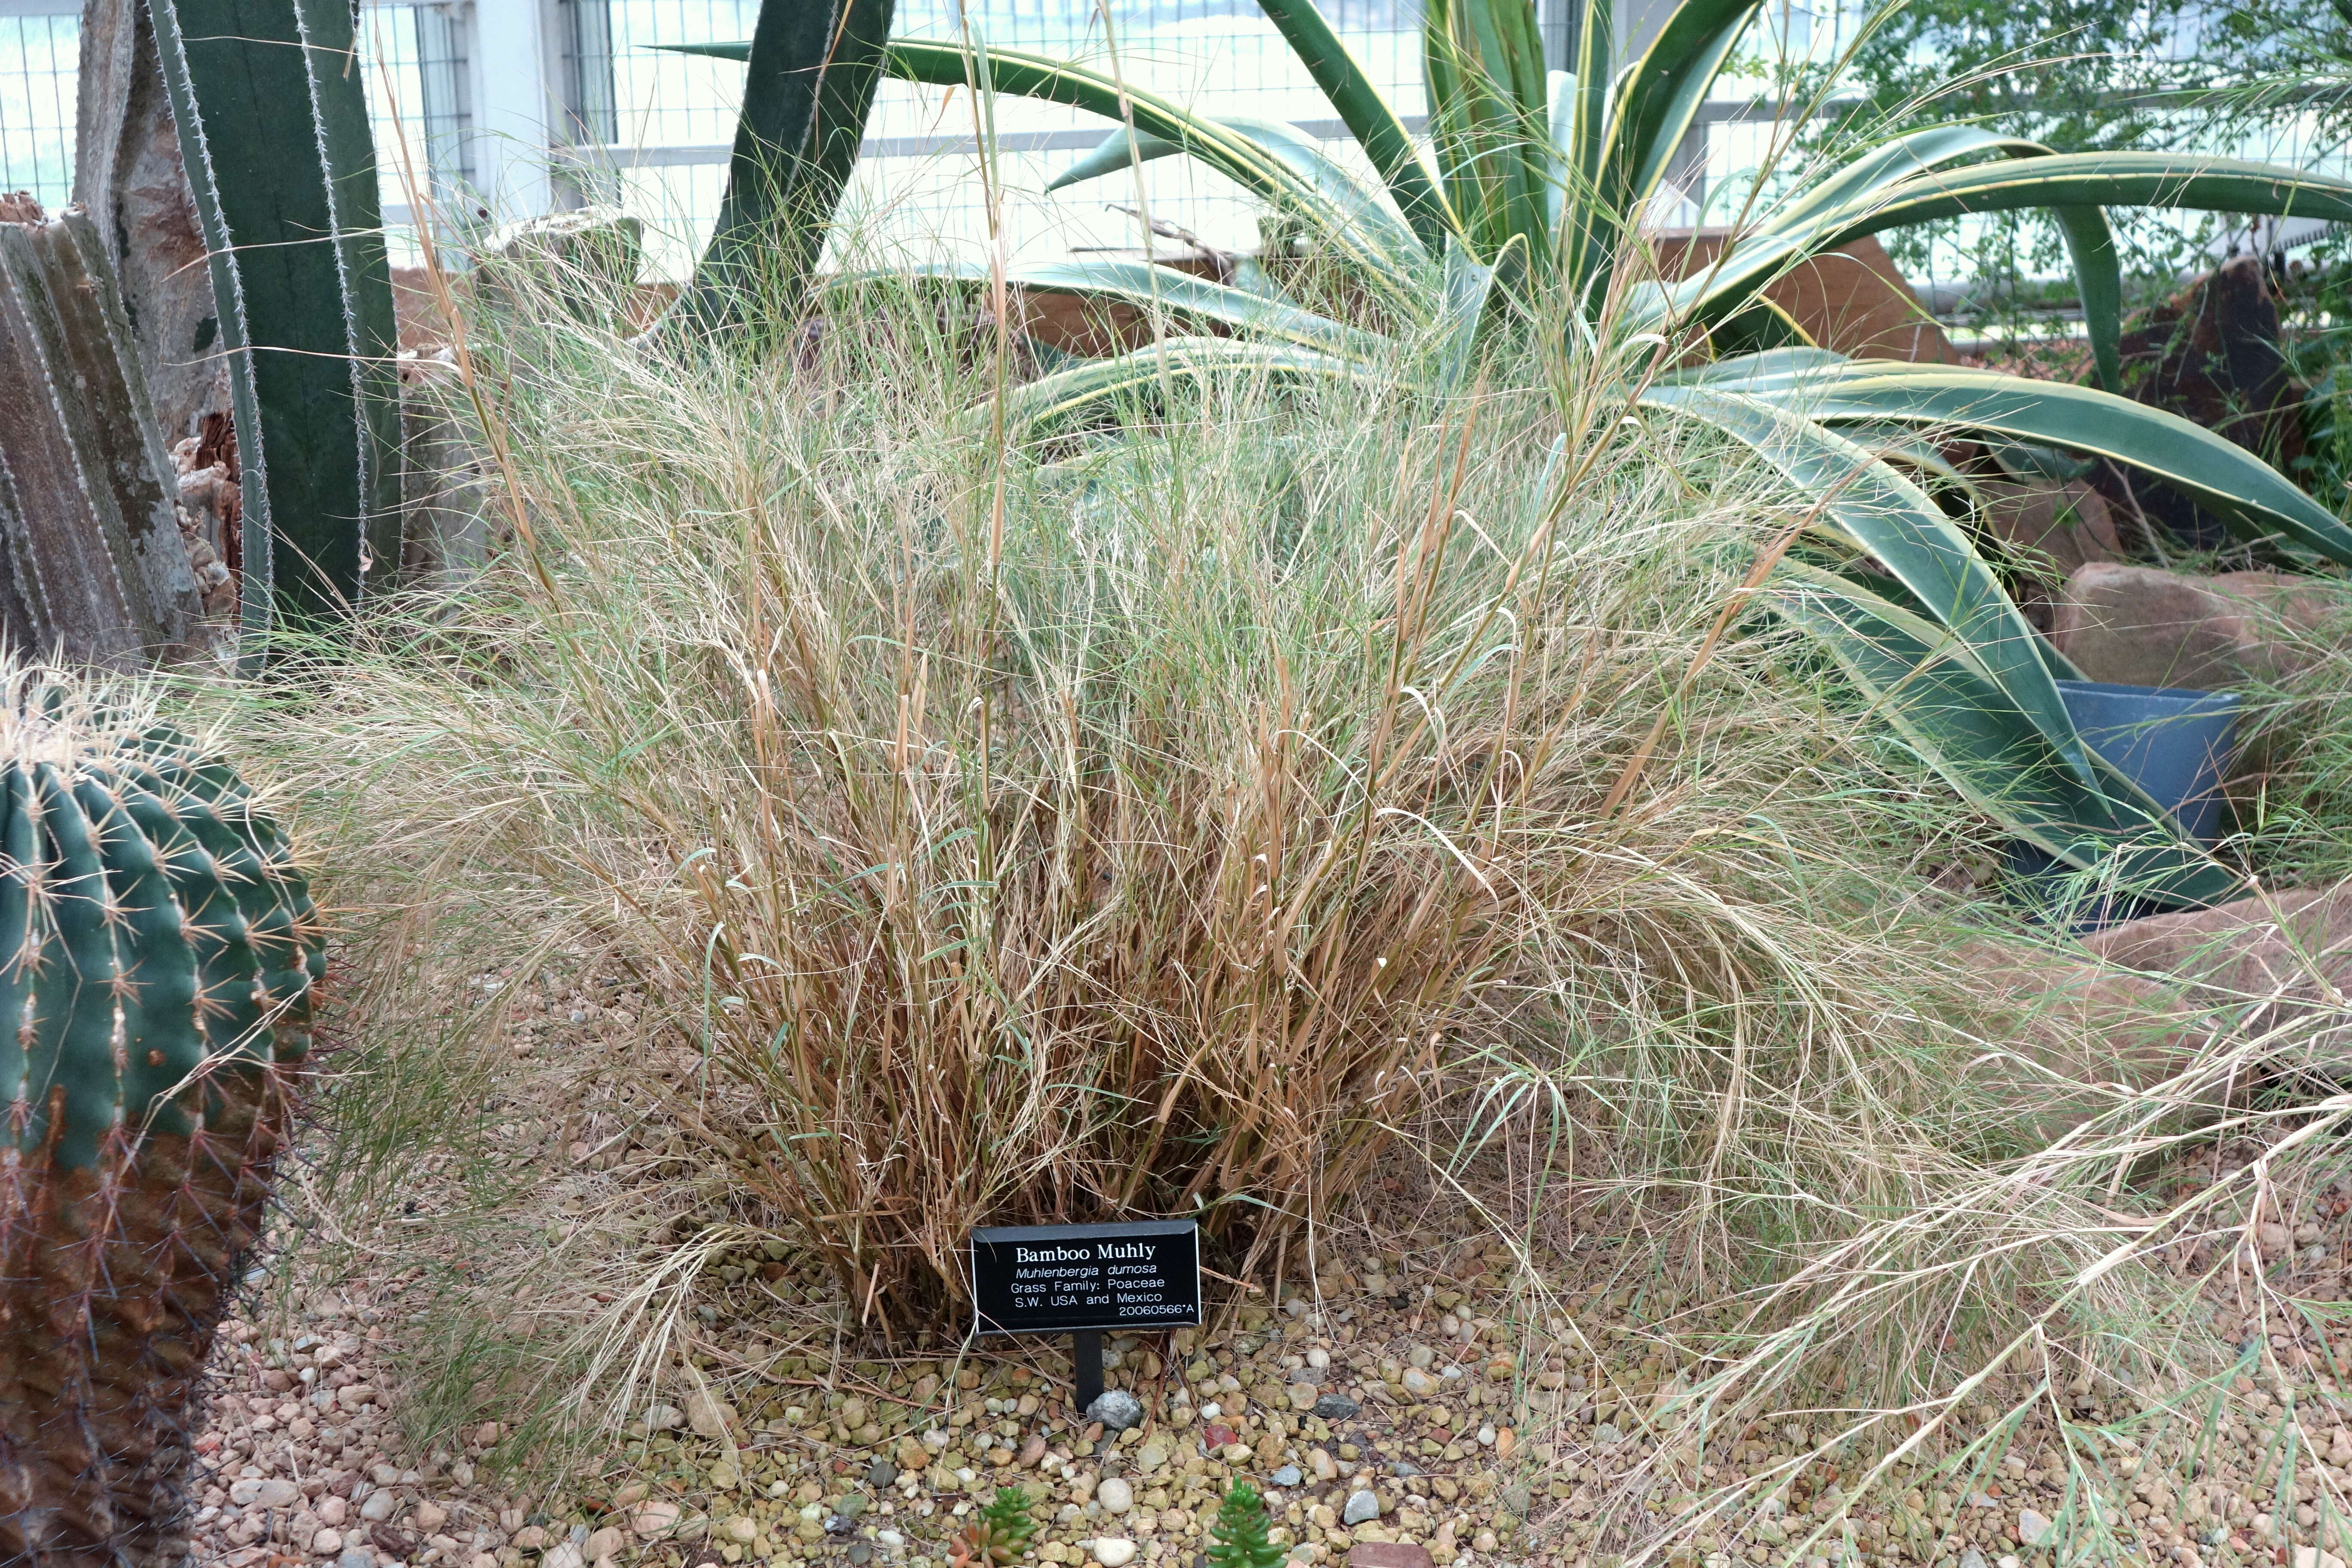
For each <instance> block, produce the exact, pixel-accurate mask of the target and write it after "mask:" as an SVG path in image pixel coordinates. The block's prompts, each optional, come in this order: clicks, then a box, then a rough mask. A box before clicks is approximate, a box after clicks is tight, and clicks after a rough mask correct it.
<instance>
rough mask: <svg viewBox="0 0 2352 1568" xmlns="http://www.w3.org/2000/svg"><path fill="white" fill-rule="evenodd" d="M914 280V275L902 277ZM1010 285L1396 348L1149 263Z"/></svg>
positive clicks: (1359, 350)
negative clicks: (911, 277) (910, 277)
mask: <svg viewBox="0 0 2352 1568" xmlns="http://www.w3.org/2000/svg"><path fill="white" fill-rule="evenodd" d="M908 271H910V272H911V273H912V275H913V276H916V277H920V278H941V279H954V280H956V281H959V282H967V283H983V282H986V281H987V280H988V279H989V278H990V276H991V273H990V270H989V268H988V265H987V264H986V263H985V262H977V261H941V262H933V263H929V264H927V265H924V266H920V267H917V268H910V269H908ZM908 271H902V272H899V273H898V274H896V276H900V277H904V276H908ZM1004 280H1005V281H1006V282H1007V283H1008V284H1010V285H1012V286H1013V288H1016V289H1029V290H1033V291H1034V292H1037V293H1044V294H1076V295H1080V296H1083V297H1085V298H1087V299H1095V300H1118V301H1119V302H1120V303H1122V304H1127V305H1132V306H1134V307H1135V308H1136V309H1138V310H1144V311H1150V310H1168V311H1170V312H1171V313H1173V314H1176V315H1180V316H1186V317H1190V318H1192V320H1194V321H1203V322H1207V321H1213V322H1215V323H1216V324H1218V325H1219V326H1223V327H1230V328H1232V329H1233V330H1234V331H1237V332H1244V333H1246V334H1248V335H1249V336H1250V337H1251V338H1254V339H1257V340H1261V341H1267V342H1279V343H1289V344H1294V345H1297V346H1298V347H1302V348H1312V349H1318V350H1320V351H1322V352H1324V353H1334V354H1346V355H1349V356H1352V357H1355V358H1359V359H1364V360H1372V359H1375V358H1379V357H1381V356H1382V355H1384V354H1386V353H1388V352H1389V351H1391V349H1393V348H1394V346H1395V344H1394V342H1393V341H1392V340H1391V339H1388V338H1384V337H1381V336H1379V335H1378V334H1376V333H1372V332H1367V331H1360V330H1359V329H1358V328H1355V327H1350V326H1349V325H1347V324H1346V323H1344V322H1341V321H1333V320H1331V319H1330V318H1329V317H1328V316H1318V315H1317V314H1315V313H1314V312H1313V311H1311V310H1300V309H1298V308H1297V306H1295V305H1292V304H1288V303H1286V301H1284V300H1276V299H1270V298H1268V297H1267V296H1265V295H1264V294H1253V293H1251V292H1249V291H1248V290H1247V289H1235V288H1233V287H1231V286H1229V285H1226V284H1223V283H1218V282H1215V281H1213V280H1212V279H1206V278H1195V277H1193V276H1192V274H1191V273H1189V272H1180V271H1178V270H1177V269H1176V268H1172V267H1160V266H1155V265H1153V264H1152V263H1150V262H1148V261H1045V262H1035V263H1032V264H1030V265H1028V266H1025V267H1014V268H1007V269H1006V271H1005V274H1004Z"/></svg>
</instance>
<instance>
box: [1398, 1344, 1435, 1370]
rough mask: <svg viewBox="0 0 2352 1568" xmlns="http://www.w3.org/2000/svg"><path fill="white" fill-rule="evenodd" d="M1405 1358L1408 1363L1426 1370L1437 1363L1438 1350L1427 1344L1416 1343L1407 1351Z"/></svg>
mask: <svg viewBox="0 0 2352 1568" xmlns="http://www.w3.org/2000/svg"><path fill="white" fill-rule="evenodd" d="M1404 1359H1405V1361H1406V1363H1408V1364H1410V1365H1412V1366H1413V1367H1416V1368H1419V1369H1423V1370H1426V1369H1427V1368H1429V1367H1432V1366H1434V1365H1436V1364H1437V1352H1435V1351H1433V1350H1431V1349H1430V1348H1429V1347H1428V1346H1427V1345H1415V1346H1413V1347H1412V1349H1411V1350H1409V1351H1407V1352H1405V1356H1404Z"/></svg>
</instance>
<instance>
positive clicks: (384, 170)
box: [360, 4, 474, 259]
mask: <svg viewBox="0 0 2352 1568" xmlns="http://www.w3.org/2000/svg"><path fill="white" fill-rule="evenodd" d="M360 20H361V25H360V49H361V52H362V57H363V58H364V59H365V61H366V64H367V86H368V111H369V116H370V118H371V120H372V121H373V131H374V132H375V144H376V153H377V165H378V166H377V184H378V188H379V190H380V192H381V195H382V199H383V208H384V222H385V224H386V226H387V227H388V228H390V229H391V230H392V234H391V236H390V237H391V239H392V242H393V244H394V248H395V249H400V250H404V249H405V248H406V247H405V246H404V243H403V239H404V236H403V234H402V231H403V230H404V229H405V228H406V227H407V226H409V223H410V221H411V216H412V215H411V212H410V208H411V206H412V205H413V204H412V202H411V195H412V194H417V195H422V194H424V191H425V190H429V191H430V193H431V195H432V199H433V201H434V204H435V205H436V206H437V207H438V208H440V209H441V210H442V211H444V212H449V211H452V210H454V209H455V208H456V206H457V204H458V203H461V202H462V201H464V200H465V199H466V193H467V191H468V190H469V188H470V187H471V186H472V184H473V181H474V171H473V166H472V148H471V145H470V143H471V141H472V138H471V137H470V136H469V135H468V134H467V132H469V131H470V130H471V129H472V127H473V113H472V109H471V103H472V96H471V93H470V91H469V88H470V83H469V81H468V79H467V73H468V71H469V70H470V68H471V62H470V61H469V59H468V58H467V56H468V28H467V25H466V17H465V15H464V12H463V9H462V8H461V7H460V6H458V5H453V4H440V5H375V6H372V7H370V8H369V9H368V10H367V11H366V12H364V13H363V14H362V16H361V19H360ZM412 186H415V187H422V189H420V190H417V191H415V192H414V193H412ZM401 259H405V258H404V257H403V258H401Z"/></svg>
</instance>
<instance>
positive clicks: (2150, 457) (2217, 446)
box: [1677, 355, 2352, 565]
mask: <svg viewBox="0 0 2352 1568" xmlns="http://www.w3.org/2000/svg"><path fill="white" fill-rule="evenodd" d="M1756 358H1757V361H1758V362H1759V363H1754V364H1752V365H1748V366H1745V367H1743V365H1742V364H1741V363H1740V362H1738V361H1733V362H1729V363H1725V364H1720V365H1716V366H1712V367H1710V374H1709V375H1708V378H1707V380H1706V382H1705V384H1706V385H1707V386H1710V387H1714V388H1717V389H1719V390H1727V391H1737V392H1741V393H1745V394H1747V395H1751V396H1754V397H1758V398H1762V399H1765V400H1768V401H1769V402H1772V403H1774V404H1776V405H1780V406H1781V407H1784V408H1787V409H1789V410H1790V411H1792V412H1795V413H1799V414H1801V415H1804V416H1807V417H1810V418H1813V419H1820V420H1826V421H1831V422H1842V421H1851V420H1858V419H1868V420H1885V419H1897V420H1902V421H1904V422H1905V423H1907V424H1914V425H1942V426H1951V427H1953V428H1955V429H1962V430H1990V431H1994V432H1997V433H1999V434H2000V435H2004V436H2010V437H2015V438H2017V439H2018V440H2021V441H2029V442H2034V443H2037V444H2039V445H2042V446H2048V447H2064V448H2067V449H2069V450H2072V451H2077V452H2088V453H2093V454H2095V455H2097V456H2099V457H2104V458H2112V459H2114V460H2115V461H2116V462H2119V463H2126V464H2129V465H2130V466H2131V467H2133V468H2141V469H2145V470H2146V471H2147V472H2148V473H2151V474H2154V475H2155V476H2156V477H2157V478H2158V479H2162V480H2164V481H2165V482H2166V483H2167V484H2168V485H2171V486H2172V487H2173V488H2174V489H2179V490H2181V491H2184V492H2186V493H2187V494H2189V495H2192V496H2194V497H2195V498H2196V499H2197V500H2199V501H2200V502H2201V503H2202V504H2204V505H2205V506H2207V507H2209V508H2210V509H2211V510H2214V511H2216V512H2219V513H2221V515H2222V516H2224V517H2226V518H2228V519H2229V520H2230V521H2231V523H2232V524H2233V525H2234V526H2236V527H2237V528H2238V529H2239V530H2240V531H2242V532H2244V533H2247V534H2250V535H2255V536H2260V535H2262V534H2265V533H2271V532H2276V533H2279V534H2283V535H2284V536H2285V538H2286V539H2287V541H2288V542H2290V543H2291V544H2292V545H2294V546H2296V547H2299V548H2300V549H2302V550H2304V551H2307V552H2313V553H2315V554H2318V555H2321V556H2324V557H2326V559H2328V560H2330V561H2334V562H2337V563H2343V564H2347V565H2352V529H2347V528H2346V527H2345V525H2344V524H2343V523H2341V522H2339V521H2336V517H2335V515H2334V514H2333V513H2331V512H2329V511H2328V510H2327V509H2326V508H2325V507H2323V506H2321V505H2319V503H2318V502H2316V501H2315V500H2312V499H2311V498H2310V497H2309V496H2307V495H2305V494H2304V493H2303V491H2302V490H2300V489H2296V488H2295V486H2294V484H2292V483H2291V482H2289V481H2288V480H2287V479H2285V478H2284V476H2283V475H2281V474H2280V473H2279V472H2278V470H2277V469H2275V468H2272V467H2271V466H2270V465H2269V464H2268V463H2265V462H2263V460H2262V459H2261V458H2257V457H2255V456H2254V455H2253V454H2252V453H2251V452H2249V451H2247V450H2245V449H2244V448H2243V447H2238V446H2235V445H2233V444H2231V442H2228V441H2225V440H2223V439H2222V438H2221V437H2219V436H2216V435H2214V434H2213V433H2212V432H2211V431H2210V430H2206V429H2202V428H2200V426H2195V425H2192V424H2190V423H2189V421H2188V420H2186V419H2183V418H2180V417H2179V416H2177V415H2172V414H2167V413H2165V412H2164V411H2163V410H2162V409H2159V408H2150V407H2147V406H2146V405H2142V404H2137V403H2134V402H2131V401H2130V400H2129V399H2127V398H2122V397H2117V396H2116V395H2113V394H2112V393H2105V392H2101V391H2098V390H2097V389H2095V388H2094V387H2088V386H2074V385H2071V384H2067V383H2064V382H2054V381H2028V380H2026V379H2024V378H2023V377H2021V376H2013V375H2001V374H1998V373H1996V372H1993V371H1983V370H1965V369H1962V368H1960V367H1958V366H1955V365H1911V364H1899V363H1893V362H1889V361H1885V360H1837V359H1834V358H1833V357H1832V358H1830V359H1827V360H1794V359H1780V358H1778V357H1775V356H1764V355H1759V356H1756ZM1743 368H1744V369H1745V370H1746V372H1747V374H1742V371H1743ZM1677 381H1678V382H1679V381H1680V378H1677Z"/></svg>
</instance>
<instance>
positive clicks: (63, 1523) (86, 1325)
mask: <svg viewBox="0 0 2352 1568" xmlns="http://www.w3.org/2000/svg"><path fill="white" fill-rule="evenodd" d="M324 967H325V948H324V943H323V940H322V936H321V931H320V921H319V917H318V913H317V910H316V907H315V906H314V905H313V904H312V902H311V900H310V894H309V891H308V889H307V886H306V884H305V881H304V879H303V877H302V874H301V873H300V872H299V870H297V869H296V868H294V866H293V864H292V863H291V861H290V859H289V855H288V851H287V847H286V843H285V841H284V839H283V838H282V837H280V836H279V834H278V829H277V828H276V827H275V826H273V825H272V824H271V822H270V821H269V819H268V817H267V816H265V815H263V814H262V813H261V812H260V811H259V810H257V808H256V806H255V804H254V801H253V797H252V795H251V793H250V792H249V791H248V790H247V787H246V786H245V784H242V783H241V782H240V781H239V780H238V779H237V777H236V774H235V773H232V772H231V771H230V770H229V769H228V768H227V767H226V766H225V765H224V764H222V763H219V762H217V761H215V760H212V759H210V758H208V757H206V756H205V754H204V753H203V752H201V751H200V750H199V749H198V748H197V747H196V746H195V745H194V743H193V742H190V741H189V740H188V739H187V738H186V737H185V736H184V735H183V734H181V733H179V732H178V731H174V730H173V729H171V728H169V727H168V726H165V725H163V724H161V723H159V722H156V721H154V720H153V718H152V713H147V712H142V711H141V710H138V709H137V708H136V707H135V706H133V705H131V704H129V703H122V702H114V701H110V700H107V699H106V698H104V697H103V696H94V695H92V694H91V693H90V692H89V690H88V689H86V688H84V687H82V686H80V685H79V684H77V683H76V682H74V681H72V680H71V679H68V678H66V677H62V676H59V675H57V674H55V673H54V672H49V671H44V670H40V669H37V668H27V667H25V666H22V665H13V666H7V667H5V668H0V1005H5V1008H6V1009H7V1013H6V1016H7V1019H8V1020H9V1021H11V1022H12V1023H13V1025H14V1026H13V1027H12V1028H8V1029H6V1030H5V1031H0V1106H5V1108H6V1109H5V1114H6V1118H7V1120H6V1122H5V1126H0V1561H5V1562H7V1563H109V1564H144V1563H161V1562H164V1561H174V1562H176V1561H179V1560H180V1559H181V1558H183V1557H184V1555H185V1551H186V1547H185V1542H184V1516H185V1510H184V1495H183V1489H182V1482H183V1480H184V1478H185V1476H186V1472H187V1468H188V1466H189V1462H190V1456H191V1451H192V1450H191V1444H192V1439H193V1436H194V1433H193V1431H192V1425H193V1421H194V1416H195V1415H196V1413H197V1409H198V1405H197V1400H196V1394H197V1391H198V1389H199V1387H200V1385H201V1380H202V1376H203V1372H204V1367H205V1359H206V1356H207V1355H208V1353H209V1352H210V1351H211V1349H212V1342H213V1337H214V1334H215V1330H216V1329H217V1328H218V1326H219V1323H220V1320H221V1318H222V1316H223V1314H224V1311H225V1310H226V1307H227V1305H228V1301H229V1298H230V1292H231V1290H232V1289H233V1287H234V1285H235V1283H236V1277H237V1270H238V1268H241V1267H242V1263H241V1261H240V1259H241V1255H242V1254H244V1253H245V1252H246V1251H247V1249H248V1248H249V1247H251V1246H252V1244H253V1242H254V1240H255V1238H256V1237H257V1234H258V1232H259V1229H260V1226H261V1222H262V1218H263V1206H264V1204H265V1202H266V1201H267V1198H268V1190H269V1177H270V1171H271V1166H272V1163H273V1161H274V1159H275V1157H276V1155H277V1152H278V1148H279V1145H280V1142H281V1140H283V1139H284V1137H285V1136H286V1133H287V1130H288V1120H289V1108H290V1105H291V1101H292V1094H291V1090H292V1089H293V1087H294V1083H295V1080H296V1079H297V1077H298V1076H299V1070H300V1066H301V1064H302V1062H303V1060H304V1058H305V1057H306V1056H307V1055H308V1052H309V1048H310V1021H311V1016H312V1010H313V1006H314V1005H315V1001H316V997H317V994H318V987H319V981H320V977H321V975H322V973H323V972H324Z"/></svg>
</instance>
